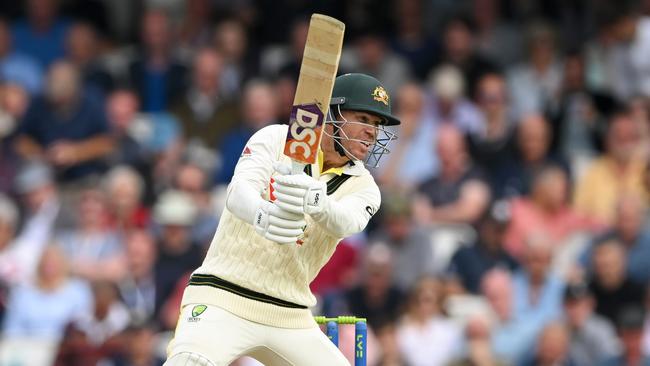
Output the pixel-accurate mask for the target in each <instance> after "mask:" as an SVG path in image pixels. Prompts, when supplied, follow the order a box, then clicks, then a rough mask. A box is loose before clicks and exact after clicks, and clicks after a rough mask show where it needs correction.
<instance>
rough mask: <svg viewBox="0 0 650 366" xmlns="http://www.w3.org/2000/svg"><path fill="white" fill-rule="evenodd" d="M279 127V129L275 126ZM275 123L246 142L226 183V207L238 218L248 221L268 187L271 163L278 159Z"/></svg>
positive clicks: (279, 130)
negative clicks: (228, 181)
mask: <svg viewBox="0 0 650 366" xmlns="http://www.w3.org/2000/svg"><path fill="white" fill-rule="evenodd" d="M279 127H280V128H279ZM282 131H283V130H282V128H281V126H279V125H273V126H268V127H265V128H263V129H261V130H259V131H257V132H256V133H255V134H254V135H253V136H252V137H251V138H250V139H249V140H248V142H247V143H246V146H245V147H244V150H243V151H242V154H241V156H240V158H239V161H238V162H237V166H236V167H235V172H234V174H233V177H232V180H231V181H230V184H229V185H228V191H227V196H226V207H227V208H228V210H230V212H232V213H233V214H234V215H235V216H237V217H238V218H240V219H242V220H244V221H246V222H252V220H253V218H254V217H255V212H256V211H257V209H258V208H259V206H260V204H261V203H262V202H261V201H263V198H262V193H263V192H264V190H265V189H267V188H268V185H269V181H270V179H271V174H273V163H275V162H276V161H278V158H279V154H280V149H281V148H282V147H283V146H280V145H281V144H279V143H277V141H279V139H281V137H280V136H279V135H280V134H281V133H282Z"/></svg>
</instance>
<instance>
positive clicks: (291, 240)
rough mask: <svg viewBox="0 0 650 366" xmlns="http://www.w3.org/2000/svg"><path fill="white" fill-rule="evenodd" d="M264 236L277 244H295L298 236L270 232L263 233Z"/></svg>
mask: <svg viewBox="0 0 650 366" xmlns="http://www.w3.org/2000/svg"><path fill="white" fill-rule="evenodd" d="M264 237H265V238H266V239H268V240H270V241H274V242H276V243H278V244H295V243H296V241H297V240H298V236H281V235H274V234H271V233H270V232H267V233H265V234H264Z"/></svg>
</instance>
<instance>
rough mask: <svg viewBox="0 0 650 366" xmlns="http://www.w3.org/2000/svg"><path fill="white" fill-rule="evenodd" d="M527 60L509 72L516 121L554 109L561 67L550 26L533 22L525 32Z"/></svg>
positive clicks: (560, 81)
mask: <svg viewBox="0 0 650 366" xmlns="http://www.w3.org/2000/svg"><path fill="white" fill-rule="evenodd" d="M527 37H528V40H527V45H528V60H527V61H526V62H525V63H524V64H521V65H519V66H518V67H516V68H514V69H512V70H511V71H509V72H508V84H509V85H510V87H509V89H510V96H511V100H512V107H513V112H514V115H515V118H517V119H519V118H522V117H524V116H527V115H530V114H543V113H544V112H545V111H546V110H547V108H552V107H555V106H556V104H557V102H558V100H557V96H558V95H559V92H560V88H561V85H562V66H561V63H560V60H559V59H558V58H559V55H558V52H557V46H556V39H555V37H556V35H555V32H554V30H553V28H552V26H551V25H549V24H546V23H542V22H534V23H532V24H530V26H529V28H528V30H527Z"/></svg>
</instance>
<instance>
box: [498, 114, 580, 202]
mask: <svg viewBox="0 0 650 366" xmlns="http://www.w3.org/2000/svg"><path fill="white" fill-rule="evenodd" d="M552 133H553V132H552V131H551V125H550V124H549V123H548V121H547V120H546V119H545V118H544V117H543V116H541V115H528V116H525V117H524V118H522V119H521V121H520V122H519V124H518V125H517V131H516V137H515V138H516V141H515V144H516V151H515V152H514V155H513V156H510V158H508V159H506V160H505V161H504V162H503V163H502V164H501V166H500V167H499V168H498V172H497V173H496V177H497V178H496V182H497V185H496V187H497V192H495V194H496V196H497V197H500V198H511V197H517V196H524V195H529V194H530V192H531V183H532V181H533V176H534V175H535V173H536V172H537V171H538V170H539V169H541V168H543V167H545V166H547V165H549V164H552V165H557V166H559V167H561V168H562V169H564V170H565V171H566V174H567V177H568V179H570V172H569V167H568V164H567V163H566V162H565V160H564V159H563V157H562V156H558V155H555V154H553V153H552V152H551V151H550V146H551V136H552Z"/></svg>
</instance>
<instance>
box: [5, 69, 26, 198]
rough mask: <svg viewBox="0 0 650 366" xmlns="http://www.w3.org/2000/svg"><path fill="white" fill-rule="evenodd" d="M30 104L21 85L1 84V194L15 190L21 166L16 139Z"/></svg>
mask: <svg viewBox="0 0 650 366" xmlns="http://www.w3.org/2000/svg"><path fill="white" fill-rule="evenodd" d="M1 78H2V76H0V79H1ZM28 104H29V96H28V95H27V92H26V91H25V89H23V88H22V87H21V86H20V85H18V84H2V83H1V82H0V192H10V191H12V190H13V183H14V179H15V177H16V173H17V171H18V167H19V165H20V158H19V156H18V155H17V154H16V151H15V149H14V148H13V145H14V139H15V137H16V131H17V130H18V128H19V124H20V122H21V121H22V118H23V116H24V115H25V111H26V110H27V106H28Z"/></svg>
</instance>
